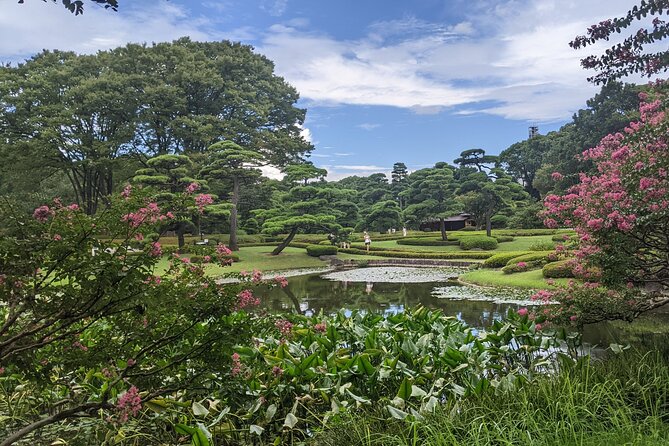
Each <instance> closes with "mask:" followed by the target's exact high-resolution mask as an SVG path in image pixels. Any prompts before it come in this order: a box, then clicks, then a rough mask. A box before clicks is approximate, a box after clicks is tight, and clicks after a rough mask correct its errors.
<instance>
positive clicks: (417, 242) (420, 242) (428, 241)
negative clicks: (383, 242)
mask: <svg viewBox="0 0 669 446" xmlns="http://www.w3.org/2000/svg"><path fill="white" fill-rule="evenodd" d="M397 244H398V245H412V246H455V245H459V244H460V242H459V241H458V239H454V238H452V239H450V240H442V239H440V238H434V237H420V238H403V239H399V240H397Z"/></svg>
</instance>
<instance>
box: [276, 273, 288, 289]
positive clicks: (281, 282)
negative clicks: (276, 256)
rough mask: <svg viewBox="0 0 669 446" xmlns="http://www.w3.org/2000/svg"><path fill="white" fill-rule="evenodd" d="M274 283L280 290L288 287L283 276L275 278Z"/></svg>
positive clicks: (286, 280)
mask: <svg viewBox="0 0 669 446" xmlns="http://www.w3.org/2000/svg"><path fill="white" fill-rule="evenodd" d="M274 282H276V283H277V284H278V285H279V286H280V287H281V288H286V287H287V286H288V279H286V278H285V277H284V276H275V277H274Z"/></svg>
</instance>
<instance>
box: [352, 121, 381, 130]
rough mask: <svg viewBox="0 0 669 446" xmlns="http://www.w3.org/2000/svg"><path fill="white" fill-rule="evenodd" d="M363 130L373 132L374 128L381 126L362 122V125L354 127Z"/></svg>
mask: <svg viewBox="0 0 669 446" xmlns="http://www.w3.org/2000/svg"><path fill="white" fill-rule="evenodd" d="M356 127H359V128H361V129H363V130H374V129H375V128H378V127H381V124H372V123H370V122H363V123H362V124H358V125H356Z"/></svg>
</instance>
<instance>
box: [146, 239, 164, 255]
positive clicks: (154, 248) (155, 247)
mask: <svg viewBox="0 0 669 446" xmlns="http://www.w3.org/2000/svg"><path fill="white" fill-rule="evenodd" d="M149 255H150V256H151V257H160V256H162V255H163V249H162V247H161V246H160V243H158V242H153V243H151V251H149Z"/></svg>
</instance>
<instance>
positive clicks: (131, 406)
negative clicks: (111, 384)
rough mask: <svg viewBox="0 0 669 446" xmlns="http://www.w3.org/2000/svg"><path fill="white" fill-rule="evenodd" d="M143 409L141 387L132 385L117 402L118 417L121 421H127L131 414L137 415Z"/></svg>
mask: <svg viewBox="0 0 669 446" xmlns="http://www.w3.org/2000/svg"><path fill="white" fill-rule="evenodd" d="M141 409H142V398H141V397H140V396H139V389H138V388H137V387H135V386H132V387H130V389H128V391H127V392H125V393H124V394H123V395H121V396H120V397H119V399H118V402H117V403H116V410H118V412H119V415H118V419H119V421H120V422H121V423H125V422H127V421H128V417H129V416H130V415H132V416H133V417H136V416H137V414H138V413H139V411H140V410H141Z"/></svg>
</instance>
